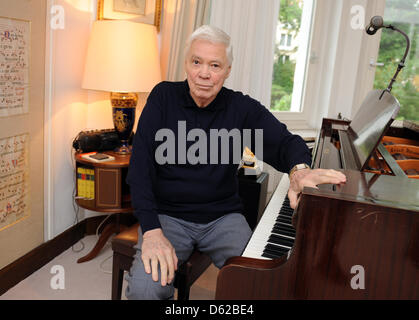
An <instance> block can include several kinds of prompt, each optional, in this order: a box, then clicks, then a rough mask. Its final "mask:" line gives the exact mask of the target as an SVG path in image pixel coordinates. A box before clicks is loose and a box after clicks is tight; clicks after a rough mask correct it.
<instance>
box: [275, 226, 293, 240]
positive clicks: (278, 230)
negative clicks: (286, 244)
mask: <svg viewBox="0 0 419 320" xmlns="http://www.w3.org/2000/svg"><path fill="white" fill-rule="evenodd" d="M271 233H274V234H283V235H286V236H288V237H293V238H295V232H291V231H289V230H285V229H282V228H281V229H280V228H275V227H274V228H272V231H271Z"/></svg>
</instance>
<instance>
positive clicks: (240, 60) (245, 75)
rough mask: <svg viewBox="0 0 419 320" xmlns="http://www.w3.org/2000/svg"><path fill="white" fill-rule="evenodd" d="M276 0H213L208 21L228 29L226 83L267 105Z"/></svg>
mask: <svg viewBox="0 0 419 320" xmlns="http://www.w3.org/2000/svg"><path fill="white" fill-rule="evenodd" d="M278 15H279V0H257V1H256V0H227V1H226V0H212V1H211V14H210V24H211V25H213V26H217V27H219V28H221V29H223V30H224V31H225V32H227V33H228V34H229V35H230V37H231V40H232V44H233V56H234V59H233V66H232V70H231V74H230V77H229V79H227V81H226V83H225V86H226V87H229V88H231V89H233V90H237V91H241V92H243V93H244V94H249V95H250V96H251V97H252V98H254V99H256V100H258V101H260V102H261V103H262V104H263V105H264V106H266V107H268V108H269V106H270V101H271V85H272V69H273V57H274V40H275V39H274V38H275V30H276V25H277V21H278Z"/></svg>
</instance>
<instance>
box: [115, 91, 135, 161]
mask: <svg viewBox="0 0 419 320" xmlns="http://www.w3.org/2000/svg"><path fill="white" fill-rule="evenodd" d="M137 101H138V96H137V94H136V93H127V92H111V104H112V115H113V124H114V126H115V130H116V132H117V134H118V137H119V140H120V141H121V146H120V147H119V148H117V150H115V152H116V153H118V154H120V155H129V154H130V153H131V148H130V146H129V145H128V139H129V137H130V136H131V132H132V129H133V127H134V121H135V108H136V106H137Z"/></svg>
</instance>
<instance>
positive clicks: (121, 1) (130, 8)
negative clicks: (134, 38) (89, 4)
mask: <svg viewBox="0 0 419 320" xmlns="http://www.w3.org/2000/svg"><path fill="white" fill-rule="evenodd" d="M161 6H162V0H98V1H97V19H98V20H130V21H133V22H140V23H146V24H151V25H154V26H156V29H157V32H159V31H160V19H161Z"/></svg>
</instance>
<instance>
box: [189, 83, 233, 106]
mask: <svg viewBox="0 0 419 320" xmlns="http://www.w3.org/2000/svg"><path fill="white" fill-rule="evenodd" d="M183 84H184V85H183V87H184V98H185V99H184V107H185V108H198V109H200V110H204V111H215V110H221V109H224V108H225V107H226V106H227V95H226V89H225V88H224V87H222V88H221V90H220V92H218V94H217V96H216V97H215V99H214V100H213V101H211V103H210V104H209V105H207V106H206V107H205V108H200V107H198V106H197V104H196V103H195V101H194V100H193V98H192V96H191V94H190V91H189V84H188V80H185V81H184V82H183Z"/></svg>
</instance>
